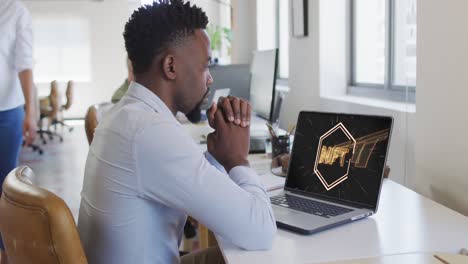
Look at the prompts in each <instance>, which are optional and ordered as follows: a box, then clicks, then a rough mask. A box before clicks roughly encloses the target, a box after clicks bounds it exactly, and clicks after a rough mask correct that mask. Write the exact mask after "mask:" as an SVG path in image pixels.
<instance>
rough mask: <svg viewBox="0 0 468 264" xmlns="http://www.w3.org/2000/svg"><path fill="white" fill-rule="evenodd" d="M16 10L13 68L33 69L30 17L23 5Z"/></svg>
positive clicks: (21, 69)
mask: <svg viewBox="0 0 468 264" xmlns="http://www.w3.org/2000/svg"><path fill="white" fill-rule="evenodd" d="M18 12H20V15H19V17H18V22H17V24H16V43H15V69H16V71H17V72H22V71H24V70H32V69H33V37H32V35H33V34H32V26H31V17H30V16H29V12H28V10H27V9H26V8H25V7H22V8H21V9H20V10H19V11H18Z"/></svg>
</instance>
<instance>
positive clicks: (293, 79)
mask: <svg viewBox="0 0 468 264" xmlns="http://www.w3.org/2000/svg"><path fill="white" fill-rule="evenodd" d="M346 4H347V1H346V0H309V29H310V30H309V36H308V37H306V38H291V39H290V45H291V46H290V59H289V63H290V73H289V74H290V75H289V86H290V89H291V91H290V93H289V94H288V95H287V98H286V101H285V105H284V106H283V109H282V113H281V125H282V126H283V127H287V125H288V124H289V123H295V122H296V119H297V114H298V113H299V111H300V110H320V111H329V112H345V113H361V114H374V115H387V116H392V117H393V118H394V128H393V134H392V139H391V144H390V150H389V156H388V160H387V164H388V165H389V166H390V168H391V173H390V177H391V178H392V179H394V180H395V181H397V182H399V183H401V184H406V185H408V186H410V185H411V184H412V178H411V176H410V175H415V167H414V163H415V150H414V144H415V139H414V138H415V125H414V122H415V114H414V113H407V111H409V112H414V107H411V106H408V105H407V104H395V103H388V105H389V106H388V107H384V106H383V105H384V104H387V102H382V101H377V100H362V99H361V98H355V97H349V96H346V94H345V93H346V86H347V82H348V81H347V76H348V75H347V63H348V58H347V54H348V53H347V52H346V49H347V47H346V43H347V42H346V41H347V36H346V26H347V15H346ZM407 106H408V107H407Z"/></svg>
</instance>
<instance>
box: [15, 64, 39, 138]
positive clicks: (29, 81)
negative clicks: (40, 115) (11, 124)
mask: <svg viewBox="0 0 468 264" xmlns="http://www.w3.org/2000/svg"><path fill="white" fill-rule="evenodd" d="M18 76H19V79H20V82H21V87H22V88H23V94H24V100H25V117H24V121H23V136H24V139H25V142H26V145H29V144H31V143H33V141H34V138H35V137H36V130H37V122H36V102H35V100H36V96H35V90H34V89H35V88H34V84H33V73H32V70H24V71H22V72H20V73H19V74H18Z"/></svg>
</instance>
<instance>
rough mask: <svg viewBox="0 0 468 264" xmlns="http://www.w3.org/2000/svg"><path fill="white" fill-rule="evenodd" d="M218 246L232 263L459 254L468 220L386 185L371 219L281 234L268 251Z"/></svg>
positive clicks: (467, 237) (466, 244)
mask: <svg viewBox="0 0 468 264" xmlns="http://www.w3.org/2000/svg"><path fill="white" fill-rule="evenodd" d="M276 192H277V191H276ZM271 194H272V195H274V194H275V192H272V193H271ZM217 240H218V244H219V246H220V248H221V251H222V252H223V255H224V257H225V259H226V262H228V263H256V264H258V263H316V262H325V261H338V260H345V259H354V258H365V257H378V256H386V255H394V254H402V253H426V252H428V253H433V252H447V253H458V251H459V250H460V248H462V247H465V248H466V247H468V217H465V216H463V215H461V214H459V213H457V212H455V211H453V210H451V209H448V208H447V207H444V206H442V205H440V204H437V203H435V202H433V201H431V200H429V199H427V198H425V197H423V196H421V195H419V194H417V193H415V192H413V191H411V190H409V189H407V188H405V187H403V186H401V185H399V184H397V183H395V182H393V181H391V180H385V181H384V184H383V187H382V193H381V199H380V206H379V210H378V212H377V214H376V215H374V216H372V217H369V218H367V219H364V220H360V221H357V222H354V223H351V224H346V225H343V226H340V227H337V228H333V229H329V230H326V231H323V232H321V233H317V234H315V235H309V236H304V235H299V234H295V233H292V232H289V231H285V230H281V229H278V234H277V237H276V238H275V241H274V243H273V248H272V249H271V250H269V251H245V250H242V249H239V248H237V247H236V246H234V245H232V244H230V243H229V242H227V241H225V240H223V239H222V238H220V237H217Z"/></svg>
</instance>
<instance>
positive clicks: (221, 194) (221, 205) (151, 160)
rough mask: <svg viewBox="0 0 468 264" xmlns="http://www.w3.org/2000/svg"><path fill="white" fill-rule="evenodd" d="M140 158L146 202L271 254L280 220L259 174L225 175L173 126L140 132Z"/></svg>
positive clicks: (247, 170)
mask: <svg viewBox="0 0 468 264" xmlns="http://www.w3.org/2000/svg"><path fill="white" fill-rule="evenodd" d="M135 152H136V153H135V154H136V159H137V160H136V166H137V174H138V175H139V177H140V180H139V182H140V187H139V188H140V191H141V195H143V196H144V197H145V198H146V199H150V200H154V201H157V202H159V203H162V204H164V205H166V206H168V207H171V208H175V209H178V210H181V211H183V212H185V213H187V214H188V215H190V216H192V217H194V218H195V219H197V220H198V221H200V222H201V223H203V224H204V225H205V226H206V227H208V228H209V229H210V230H211V231H213V232H214V233H216V234H217V235H219V236H221V237H223V238H224V239H226V240H228V241H231V242H232V243H233V244H235V245H237V246H239V247H241V248H244V249H247V250H260V249H269V248H271V246H272V241H273V238H274V236H275V234H276V223H275V218H274V216H273V212H272V209H271V204H270V201H269V198H268V195H267V193H266V191H265V188H264V187H263V185H262V184H261V182H260V179H259V178H258V175H257V174H256V173H255V171H254V170H252V169H251V168H248V167H244V166H238V167H235V168H233V169H231V171H230V172H229V174H226V173H223V172H222V171H220V170H219V169H217V168H216V167H215V166H213V165H212V164H211V163H210V162H209V161H208V160H207V158H206V157H205V155H206V156H208V157H209V158H210V157H211V155H209V153H205V155H203V153H202V151H201V150H200V148H199V147H198V146H197V145H196V144H195V143H194V142H193V139H192V138H191V137H190V136H189V135H188V134H187V133H185V131H184V130H183V128H182V127H180V125H178V124H174V123H170V122H167V123H164V122H163V123H159V124H155V125H152V126H149V127H147V128H145V129H144V130H143V131H142V132H140V133H139V134H138V135H137V136H136V138H135ZM211 158H213V157H211ZM213 161H216V160H215V159H214V158H213V159H212V160H211V162H213ZM213 163H214V162H213ZM216 163H217V161H216ZM217 164H219V163H217ZM223 170H224V169H223Z"/></svg>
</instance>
